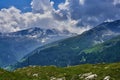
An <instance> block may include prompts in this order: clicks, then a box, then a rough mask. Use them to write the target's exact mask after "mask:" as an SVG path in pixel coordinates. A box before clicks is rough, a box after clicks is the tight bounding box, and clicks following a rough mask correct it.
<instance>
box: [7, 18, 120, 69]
mask: <svg viewBox="0 0 120 80" xmlns="http://www.w3.org/2000/svg"><path fill="white" fill-rule="evenodd" d="M113 62H120V20H116V21H113V22H104V23H102V24H100V25H98V26H96V27H94V28H92V29H90V30H88V31H86V32H84V33H82V34H80V35H77V36H74V37H70V38H67V39H62V40H58V41H55V42H52V43H49V44H45V45H43V46H40V47H39V48H37V49H35V50H33V51H32V52H30V53H29V54H28V55H26V56H24V57H23V58H22V59H21V60H20V61H18V62H17V63H16V64H14V65H12V66H9V67H7V69H11V70H14V69H16V68H22V67H27V66H29V65H32V66H33V65H39V66H50V65H55V66H58V67H67V66H73V65H78V64H86V63H91V64H97V63H113Z"/></svg>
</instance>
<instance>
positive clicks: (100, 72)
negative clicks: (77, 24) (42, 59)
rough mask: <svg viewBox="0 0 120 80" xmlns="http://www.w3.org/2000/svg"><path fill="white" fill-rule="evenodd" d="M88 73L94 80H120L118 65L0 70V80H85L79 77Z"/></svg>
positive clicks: (119, 67) (32, 67)
mask: <svg viewBox="0 0 120 80" xmlns="http://www.w3.org/2000/svg"><path fill="white" fill-rule="evenodd" d="M90 72H91V73H92V74H96V75H97V77H96V78H95V80H103V78H104V77H106V76H110V80H120V63H112V64H94V65H92V64H84V65H78V66H71V67H65V68H60V67H55V66H44V67H40V66H29V67H25V68H22V69H17V70H15V71H14V72H8V71H4V70H0V80H52V78H55V79H54V80H57V79H58V80H59V79H60V80H85V77H84V78H81V77H82V76H83V74H86V73H90Z"/></svg>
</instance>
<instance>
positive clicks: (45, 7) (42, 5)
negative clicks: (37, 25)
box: [31, 0, 52, 14]
mask: <svg viewBox="0 0 120 80" xmlns="http://www.w3.org/2000/svg"><path fill="white" fill-rule="evenodd" d="M31 6H32V9H33V12H37V13H41V14H43V13H45V12H49V11H51V10H52V6H51V3H50V0H33V1H32V2H31Z"/></svg>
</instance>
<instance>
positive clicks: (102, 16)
mask: <svg viewBox="0 0 120 80" xmlns="http://www.w3.org/2000/svg"><path fill="white" fill-rule="evenodd" d="M119 3H120V0H66V1H65V3H61V4H59V5H58V8H59V9H58V10H55V9H54V7H53V4H54V2H50V0H33V1H32V3H31V7H32V10H33V12H26V13H22V12H21V11H20V10H19V9H16V8H15V7H11V8H8V9H1V10H0V32H14V31H17V30H21V29H26V28H31V27H40V28H56V29H59V30H64V29H65V30H69V31H71V32H75V33H81V32H83V31H85V30H88V29H89V28H90V27H91V26H95V25H97V24H99V23H101V22H104V21H106V20H115V19H119V18H120V14H119V13H120V8H119V7H118V5H117V7H116V6H115V5H116V4H119ZM113 4H114V5H113Z"/></svg>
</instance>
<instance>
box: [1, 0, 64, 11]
mask: <svg viewBox="0 0 120 80" xmlns="http://www.w3.org/2000/svg"><path fill="white" fill-rule="evenodd" d="M51 1H54V2H55V4H54V8H55V9H57V6H58V4H60V3H62V2H64V1H65V0H51ZM30 3H31V0H0V9H2V8H9V7H11V6H15V7H16V8H18V9H20V10H21V11H22V12H28V11H31V5H30Z"/></svg>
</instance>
